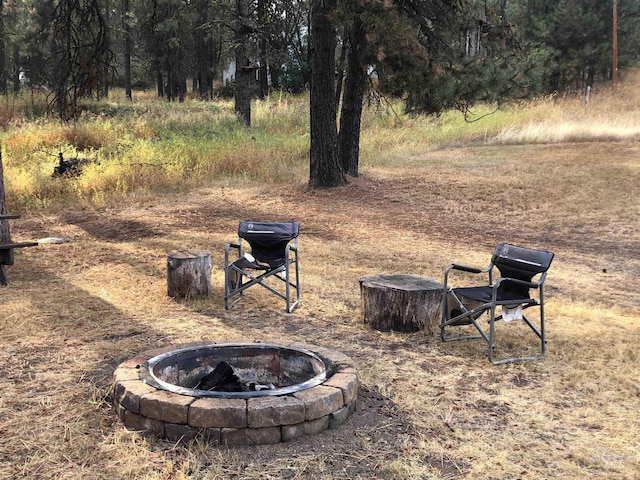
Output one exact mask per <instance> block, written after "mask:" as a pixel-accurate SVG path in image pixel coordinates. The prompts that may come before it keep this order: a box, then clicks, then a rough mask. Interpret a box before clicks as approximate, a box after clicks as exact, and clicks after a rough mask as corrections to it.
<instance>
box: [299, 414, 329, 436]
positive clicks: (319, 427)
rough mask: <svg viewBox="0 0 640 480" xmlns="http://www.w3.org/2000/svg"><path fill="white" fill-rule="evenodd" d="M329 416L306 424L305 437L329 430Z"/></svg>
mask: <svg viewBox="0 0 640 480" xmlns="http://www.w3.org/2000/svg"><path fill="white" fill-rule="evenodd" d="M329 423H330V419H329V415H325V416H324V417H320V418H316V419H315V420H310V421H308V422H304V434H305V435H316V434H318V433H320V432H324V431H325V430H326V429H328V428H329Z"/></svg>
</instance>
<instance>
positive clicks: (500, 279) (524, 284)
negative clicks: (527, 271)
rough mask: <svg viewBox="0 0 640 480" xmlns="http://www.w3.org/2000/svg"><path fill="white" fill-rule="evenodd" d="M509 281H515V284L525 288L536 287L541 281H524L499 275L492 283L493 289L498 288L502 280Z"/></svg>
mask: <svg viewBox="0 0 640 480" xmlns="http://www.w3.org/2000/svg"><path fill="white" fill-rule="evenodd" d="M506 281H509V282H511V283H515V284H516V285H523V286H525V287H527V288H538V287H539V286H540V284H541V283H542V282H526V281H524V280H519V279H517V278H511V277H501V278H499V279H498V280H496V283H494V284H493V288H494V290H497V289H498V286H499V285H500V284H501V283H502V282H506Z"/></svg>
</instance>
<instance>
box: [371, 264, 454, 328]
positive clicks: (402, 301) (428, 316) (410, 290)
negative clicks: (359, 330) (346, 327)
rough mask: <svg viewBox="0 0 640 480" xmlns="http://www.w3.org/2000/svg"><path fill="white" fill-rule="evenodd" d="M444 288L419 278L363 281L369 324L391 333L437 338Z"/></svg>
mask: <svg viewBox="0 0 640 480" xmlns="http://www.w3.org/2000/svg"><path fill="white" fill-rule="evenodd" d="M443 288H444V286H443V285H442V284H441V283H439V282H437V281H435V280H433V279H431V278H427V277H420V276H417V275H399V274H398V275H375V276H367V277H362V278H360V296H361V300H362V317H363V321H364V323H365V324H368V325H370V326H371V328H374V329H376V330H380V331H383V332H388V331H390V330H394V331H397V332H416V331H418V330H424V331H425V333H427V334H428V335H432V334H434V333H435V332H436V331H437V330H438V327H439V325H440V320H441V318H442V293H443Z"/></svg>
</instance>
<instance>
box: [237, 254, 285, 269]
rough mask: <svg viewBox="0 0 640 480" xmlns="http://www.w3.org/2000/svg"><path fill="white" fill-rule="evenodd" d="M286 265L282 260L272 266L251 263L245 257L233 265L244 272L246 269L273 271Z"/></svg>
mask: <svg viewBox="0 0 640 480" xmlns="http://www.w3.org/2000/svg"><path fill="white" fill-rule="evenodd" d="M284 263H285V259H284V258H282V259H280V260H278V261H275V262H271V265H269V264H267V263H261V262H258V261H255V262H250V261H249V260H247V259H246V258H244V257H241V258H239V259H237V260H236V261H235V262H233V265H235V266H236V267H238V268H239V269H241V270H244V269H245V268H251V269H253V270H265V271H268V270H273V269H276V268H278V267H281V266H283V265H284Z"/></svg>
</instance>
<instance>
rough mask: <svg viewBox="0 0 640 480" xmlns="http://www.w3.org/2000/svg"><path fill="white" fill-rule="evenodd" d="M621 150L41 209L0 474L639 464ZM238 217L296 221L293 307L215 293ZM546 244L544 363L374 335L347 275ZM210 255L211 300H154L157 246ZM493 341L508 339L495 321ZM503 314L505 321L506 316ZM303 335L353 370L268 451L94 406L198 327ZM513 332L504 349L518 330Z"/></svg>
mask: <svg viewBox="0 0 640 480" xmlns="http://www.w3.org/2000/svg"><path fill="white" fill-rule="evenodd" d="M639 152H640V151H639V148H638V145H637V143H623V142H619V143H598V142H592V143H578V144H559V145H554V146H549V145H537V146H522V145H521V146H508V147H505V146H503V147H498V146H483V147H473V148H471V147H463V148H450V149H445V150H439V151H435V152H429V153H427V154H423V155H420V156H414V157H411V158H405V159H403V167H393V166H387V167H382V166H380V167H368V168H365V169H364V170H363V176H362V178H360V179H358V180H356V181H353V182H352V183H351V184H349V185H348V186H346V187H344V188H341V189H338V190H332V191H317V192H313V193H309V192H306V191H305V189H304V185H303V184H302V182H299V183H290V184H284V185H281V186H279V187H278V188H277V189H273V188H272V187H263V186H260V185H258V184H250V183H245V184H243V185H241V186H231V185H229V184H228V183H213V184H211V185H209V186H208V187H206V188H201V189H198V190H194V191H192V192H190V193H188V194H181V195H172V194H167V195H163V196H157V197H156V198H153V199H152V200H145V201H135V200H133V199H132V200H130V202H129V203H126V204H125V203H123V204H121V205H119V206H113V207H109V208H91V207H85V208H82V209H81V208H77V209H67V210H64V211H59V212H47V211H46V210H40V211H38V212H32V213H30V214H26V215H24V216H23V218H22V219H21V220H19V221H15V222H13V236H14V238H15V239H18V240H27V239H36V238H42V237H48V236H66V237H70V238H72V240H73V241H72V242H71V243H67V244H63V245H42V246H40V247H38V248H34V249H25V251H21V252H19V253H18V254H17V259H16V264H15V265H14V266H13V267H11V268H10V269H9V273H10V277H11V280H12V283H11V284H10V285H9V286H8V287H6V288H3V289H1V290H0V304H1V305H2V307H1V315H2V316H1V317H0V328H1V330H0V346H1V352H0V445H1V446H0V477H2V478H16V479H17V478H30V479H34V478H65V479H85V478H96V479H99V478H104V479H114V478H118V479H126V478H128V479H183V478H197V479H226V478H242V479H258V478H260V479H281V478H286V479H294V478H298V479H302V478H304V479H355V478H362V479H364V478H388V479H399V478H402V479H425V478H433V479H458V478H460V479H474V480H475V479H482V478H484V479H517V478H521V479H542V478H556V477H562V478H565V479H567V480H569V479H576V480H578V479H584V478H594V479H596V478H597V479H611V480H614V479H615V480H618V479H627V480H632V479H638V478H640V476H639V473H638V472H640V453H639V452H640V450H639V449H638V446H639V442H640V433H639V432H640V428H639V425H638V411H639V408H640V387H639V384H638V378H639V377H638V373H639V372H638V353H637V345H638V342H639V341H640V327H639V325H638V314H639V312H640V297H639V294H638V292H639V291H640V257H639V255H638V252H640V233H639V232H638V218H640V201H639V200H638V198H640V169H639V166H640V159H639ZM242 218H256V219H283V220H284V219H291V218H295V219H297V220H299V221H300V222H301V231H302V235H301V240H300V248H301V261H302V272H301V273H302V285H303V293H302V295H303V296H302V304H301V306H300V308H299V309H298V310H296V312H295V313H294V314H291V315H288V314H285V313H284V307H283V305H281V302H280V301H278V300H277V299H276V298H275V297H273V296H272V295H268V294H267V293H266V292H265V293H263V292H261V291H254V292H252V291H249V293H248V294H247V295H246V296H245V299H244V300H243V301H242V302H241V303H240V304H239V305H238V306H237V307H235V308H234V309H233V310H231V311H228V312H227V311H225V310H224V307H223V303H222V298H221V296H222V272H221V269H220V267H221V264H222V252H223V246H224V243H225V242H227V241H230V240H234V239H235V233H234V232H235V230H236V228H237V222H238V220H239V219H242ZM498 241H510V242H514V243H519V244H523V245H528V246H532V247H541V248H547V249H549V250H552V251H554V252H555V253H556V259H555V261H554V264H553V266H552V268H551V272H550V275H549V279H548V285H549V288H548V299H547V302H548V339H549V345H548V355H547V358H546V359H544V360H542V361H538V362H527V363H517V364H510V365H505V366H501V367H493V366H491V365H490V364H489V363H488V362H487V360H486V352H485V347H484V345H483V344H482V343H476V342H458V343H455V344H442V343H440V342H439V341H438V340H437V339H436V338H432V337H430V336H427V335H425V334H424V333H416V334H396V333H379V332H376V331H372V330H369V329H367V328H365V327H364V326H363V325H362V323H361V320H360V310H359V308H360V303H359V302H360V299H359V290H358V281H357V280H358V278H359V277H360V276H363V275H367V274H376V273H380V272H385V273H393V272H405V273H407V272H408V273H415V274H421V275H427V276H432V277H436V278H440V276H441V274H442V271H443V270H444V268H445V267H446V266H447V265H448V264H449V263H450V262H451V261H454V260H455V261H458V262H461V263H467V264H475V265H480V266H484V265H486V263H487V262H488V257H489V255H490V253H491V251H492V250H493V247H494V246H495V244H496V242H498ZM189 247H190V248H205V249H209V250H210V251H211V252H212V254H213V258H214V264H215V267H214V273H213V278H212V281H213V285H214V295H213V296H212V297H211V298H210V299H208V300H200V301H193V302H188V303H179V302H174V301H172V300H170V299H169V298H167V296H166V278H165V276H166V270H165V269H166V267H165V265H166V253H167V252H168V251H170V250H172V249H176V248H189ZM505 327H507V328H506V333H505V335H506V336H505V337H504V343H501V346H508V345H509V344H510V343H512V342H515V341H516V340H517V338H518V333H519V331H518V330H517V328H518V325H511V324H510V325H505ZM512 327H513V328H512ZM225 338H248V339H253V338H260V339H271V340H275V341H277V340H283V339H287V340H306V341H310V342H313V343H318V344H324V345H327V346H329V347H331V348H334V349H338V350H341V351H344V352H345V353H347V354H348V355H350V356H352V357H353V358H354V359H355V360H356V361H357V363H358V364H359V367H360V371H361V389H360V395H359V398H360V406H359V409H358V411H357V412H356V413H355V414H354V416H352V417H351V418H350V419H349V420H348V421H347V422H346V423H345V424H344V425H343V426H342V427H341V428H340V429H337V430H331V431H327V432H325V433H322V434H320V435H316V436H312V437H303V438H302V439H299V440H297V441H295V442H292V443H288V444H281V445H276V446H260V447H238V448H229V449H226V448H222V447H211V446H207V445H204V444H201V443H199V442H194V443H192V444H189V445H174V444H171V443H167V442H164V441H157V440H154V439H153V438H149V437H146V436H145V435H143V434H140V433H137V432H132V431H128V430H126V429H125V428H124V427H123V426H122V425H121V424H120V423H119V422H118V421H117V418H116V416H115V415H114V414H113V413H112V411H111V410H110V380H111V374H112V371H113V369H114V368H115V366H116V365H117V364H118V363H120V362H121V361H123V360H125V359H127V358H130V357H132V356H133V355H135V354H136V353H138V352H141V351H144V350H147V349H149V348H153V347H160V346H165V345H170V344H175V343H180V342H186V341H193V340H201V339H213V340H218V339H225ZM516 343H517V342H516Z"/></svg>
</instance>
